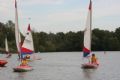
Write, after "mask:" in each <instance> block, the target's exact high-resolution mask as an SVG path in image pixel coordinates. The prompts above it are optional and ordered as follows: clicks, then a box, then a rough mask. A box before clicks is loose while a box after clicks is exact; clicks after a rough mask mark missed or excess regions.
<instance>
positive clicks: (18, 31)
mask: <svg viewBox="0 0 120 80" xmlns="http://www.w3.org/2000/svg"><path fill="white" fill-rule="evenodd" d="M15 39H16V46H17V50H18V52H19V53H20V43H21V36H20V30H19V25H18V11H17V1H16V0H15Z"/></svg>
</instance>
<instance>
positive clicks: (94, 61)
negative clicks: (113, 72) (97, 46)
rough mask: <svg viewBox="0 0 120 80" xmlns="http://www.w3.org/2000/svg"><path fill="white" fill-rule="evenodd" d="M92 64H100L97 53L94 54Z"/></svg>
mask: <svg viewBox="0 0 120 80" xmlns="http://www.w3.org/2000/svg"><path fill="white" fill-rule="evenodd" d="M91 64H95V65H99V64H98V59H97V58H96V55H95V54H92V57H91Z"/></svg>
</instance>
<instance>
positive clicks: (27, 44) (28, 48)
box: [21, 24, 34, 54]
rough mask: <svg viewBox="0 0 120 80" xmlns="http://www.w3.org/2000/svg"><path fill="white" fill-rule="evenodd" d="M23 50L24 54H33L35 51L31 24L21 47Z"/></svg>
mask: <svg viewBox="0 0 120 80" xmlns="http://www.w3.org/2000/svg"><path fill="white" fill-rule="evenodd" d="M21 52H22V54H32V53H33V52H34V45H33V37H32V33H31V29H30V24H29V25H28V32H27V34H26V36H25V40H24V42H23V45H22V47H21Z"/></svg>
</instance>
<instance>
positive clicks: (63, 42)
mask: <svg viewBox="0 0 120 80" xmlns="http://www.w3.org/2000/svg"><path fill="white" fill-rule="evenodd" d="M32 35H33V41H34V48H35V52H60V51H82V49H83V37H84V32H83V31H78V32H72V31H69V32H67V33H63V32H58V33H45V32H35V31H32ZM5 37H7V39H8V46H9V49H10V51H11V52H16V50H17V49H16V41H15V24H14V23H13V22H12V21H11V20H10V21H8V22H7V23H5V24H4V23H2V22H0V51H3V50H4V49H5ZM22 40H24V36H23V35H22ZM92 50H93V51H119V50H120V27H119V28H117V29H116V30H115V31H108V30H100V29H98V28H96V29H93V30H92Z"/></svg>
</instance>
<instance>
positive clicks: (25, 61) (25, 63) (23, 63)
mask: <svg viewBox="0 0 120 80" xmlns="http://www.w3.org/2000/svg"><path fill="white" fill-rule="evenodd" d="M27 65H28V61H27V59H26V58H23V59H22V61H21V64H20V66H27Z"/></svg>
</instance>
